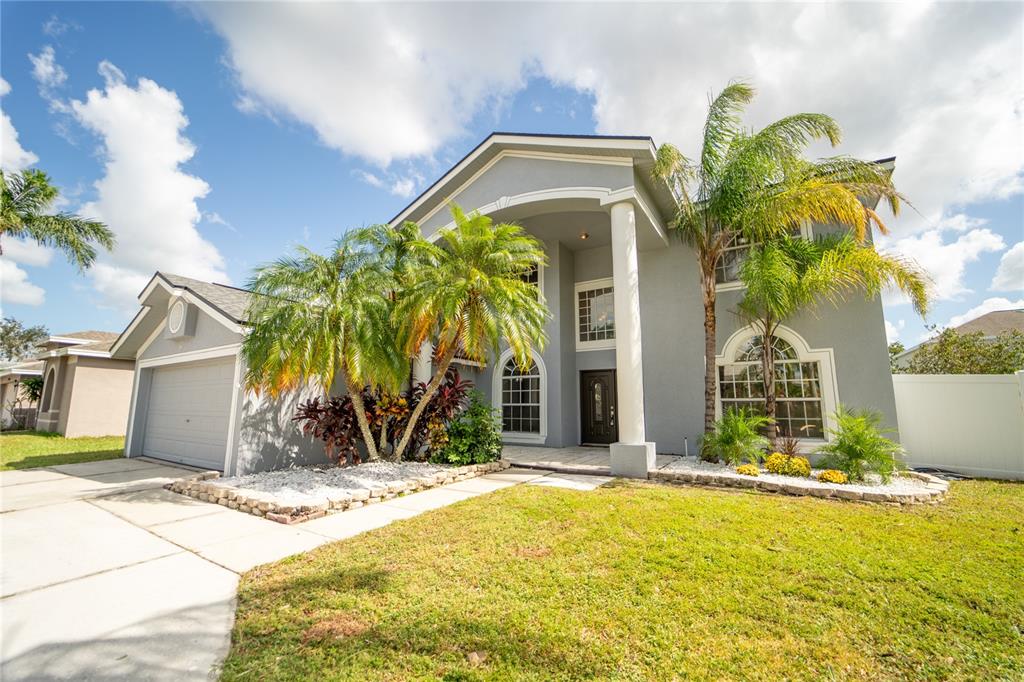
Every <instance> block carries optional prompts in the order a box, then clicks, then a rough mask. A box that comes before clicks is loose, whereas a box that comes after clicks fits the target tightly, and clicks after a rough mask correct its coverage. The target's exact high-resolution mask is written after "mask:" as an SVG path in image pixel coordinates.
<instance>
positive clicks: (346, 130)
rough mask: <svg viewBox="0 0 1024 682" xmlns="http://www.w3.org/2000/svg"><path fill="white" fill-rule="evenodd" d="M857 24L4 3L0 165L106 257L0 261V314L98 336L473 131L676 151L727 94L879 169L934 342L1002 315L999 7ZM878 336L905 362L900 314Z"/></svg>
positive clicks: (548, 8) (420, 9)
mask: <svg viewBox="0 0 1024 682" xmlns="http://www.w3.org/2000/svg"><path fill="white" fill-rule="evenodd" d="M859 7H860V9H858V8H850V7H847V6H839V5H835V6H828V7H823V6H810V5H808V6H799V5H792V6H774V9H773V10H771V8H765V7H762V6H753V5H749V6H748V5H733V6H729V7H725V8H715V7H709V6H704V5H700V6H696V5H662V6H644V7H643V8H629V7H624V6H618V5H602V6H600V7H597V8H593V9H592V10H590V11H585V10H586V9H587V8H586V7H585V6H562V5H559V6H554V5H531V6H530V11H529V12H522V11H517V10H516V9H515V8H513V7H508V6H504V5H443V6H430V5H417V6H415V7H405V6H397V5H385V6H368V5H332V6H326V5H316V6H313V5H307V6H295V5H277V4H270V3H261V4H259V5H256V4H246V3H219V4H215V5H198V4H193V5H175V4H161V3H88V2H83V3H56V4H51V3H24V2H5V3H3V4H2V5H0V13H2V16H0V19H2V48H0V49H2V52H0V74H2V77H3V80H4V81H5V83H6V85H7V87H5V88H4V90H5V91H6V94H4V95H3V99H2V109H3V114H4V121H3V123H4V130H3V139H2V143H3V148H2V151H3V163H4V167H5V169H11V168H17V167H19V166H24V165H28V164H29V163H31V164H32V165H36V166H38V167H40V168H43V169H45V170H46V171H47V172H49V173H50V174H51V175H52V176H53V178H54V180H55V182H56V183H57V184H58V185H59V186H60V187H61V188H62V189H63V190H64V196H65V205H64V208H65V210H72V211H81V212H83V213H91V214H96V215H99V216H100V217H102V218H103V219H104V220H105V221H106V222H108V224H110V225H111V227H112V228H113V229H114V230H115V232H116V233H117V235H118V239H119V248H118V250H117V251H115V253H114V254H112V255H104V256H103V257H101V259H100V264H99V265H98V266H97V268H95V269H94V270H93V271H90V272H89V273H84V274H83V273H79V272H77V271H76V270H75V269H74V268H73V267H71V266H70V265H68V264H67V263H66V262H65V261H64V259H63V258H62V257H61V256H60V255H59V254H57V255H54V254H51V253H47V252H45V251H44V250H40V249H34V248H31V247H29V246H20V245H16V244H15V245H13V246H12V245H9V244H8V242H9V241H10V240H7V241H5V244H4V247H5V256H4V257H3V260H4V261H5V262H0V268H2V273H0V274H2V275H3V287H4V289H3V292H2V296H3V314H4V315H5V316H6V315H13V316H15V317H17V318H19V319H22V320H24V321H26V322H30V323H39V324H45V325H46V326H47V327H49V328H50V329H51V330H52V331H54V332H60V331H70V330H74V329H84V328H94V329H108V330H119V329H120V328H122V327H123V325H124V324H125V323H126V322H127V320H128V319H130V316H131V315H132V314H133V312H134V302H133V301H134V299H133V295H134V293H136V292H137V290H138V289H139V288H141V287H140V285H139V283H140V282H142V283H144V282H145V280H146V279H147V278H148V275H150V274H152V270H154V269H156V268H161V269H166V270H168V271H172V272H179V273H180V274H187V275H193V276H198V277H202V278H207V279H215V280H218V281H230V282H232V283H235V284H241V283H244V281H245V279H246V278H247V276H248V274H249V272H250V269H251V268H252V267H253V266H254V265H256V264H258V263H260V262H263V261H266V260H268V259H270V258H274V257H276V256H278V255H280V254H281V253H282V252H283V251H285V250H286V249H287V248H289V246H290V245H293V244H296V243H303V244H306V245H309V246H311V247H315V248H320V247H323V246H325V245H326V244H328V243H329V242H330V240H331V239H333V238H334V237H335V236H337V235H338V234H339V233H341V232H342V231H344V230H346V229H348V228H350V227H353V226H360V225H364V224H369V223H373V222H381V221H385V220H387V219H388V218H390V217H391V216H392V215H393V214H394V213H396V212H397V210H398V209H400V208H401V207H402V206H404V205H405V204H406V203H407V202H408V201H409V200H410V198H411V197H412V196H414V195H415V194H416V193H418V192H419V191H421V190H422V189H424V188H425V187H426V186H427V185H429V184H430V183H431V182H432V181H433V180H434V179H435V178H436V177H437V176H438V175H439V174H441V173H443V172H444V171H445V170H446V169H447V168H448V167H449V166H450V165H451V164H452V163H453V162H454V161H456V160H458V158H460V157H461V156H462V155H463V154H464V153H465V152H467V151H468V150H469V149H471V148H472V147H473V146H475V145H476V144H477V143H478V142H479V141H480V140H481V139H482V138H483V137H485V136H486V135H487V134H488V133H489V132H491V131H492V130H514V131H527V132H564V133H595V132H597V133H615V134H650V135H653V136H654V137H655V140H656V141H657V142H661V141H673V142H675V143H677V144H678V145H680V146H682V147H683V148H684V150H686V151H691V152H692V151H693V150H694V149H695V146H696V142H697V137H698V134H699V126H700V122H701V118H702V115H703V110H704V107H705V106H706V99H707V94H708V93H709V92H710V91H712V90H714V89H716V88H720V87H722V86H723V85H724V84H725V83H726V82H728V80H729V79H731V78H747V79H750V80H751V81H752V82H753V83H754V84H755V85H756V86H758V88H759V92H760V95H759V98H758V100H757V102H755V104H754V105H753V106H752V107H751V109H750V111H749V116H748V119H747V120H748V122H749V123H750V124H751V125H754V126H757V125H763V124H764V123H766V122H768V121H770V120H772V119H774V118H777V117H779V116H781V115H784V114H787V113H792V112H794V111H798V110H817V111H825V112H827V113H830V114H832V115H833V116H835V117H836V118H837V119H838V120H839V122H840V123H841V124H842V125H843V126H844V129H845V130H846V141H845V143H844V145H843V146H842V147H841V148H840V149H839V151H840V152H842V153H850V154H856V155H860V156H864V157H867V158H878V157H881V156H889V155H896V156H897V170H896V173H897V174H896V179H897V181H898V183H899V185H900V187H901V188H902V189H903V190H904V191H905V192H906V193H907V194H908V195H909V196H910V198H911V200H912V201H913V202H914V204H915V207H916V209H917V210H916V211H909V212H907V213H906V214H905V215H904V216H902V217H901V218H899V219H896V220H894V221H892V223H891V226H892V227H893V234H892V235H891V237H889V238H888V239H886V240H883V241H882V244H883V245H884V247H885V248H889V249H894V250H897V251H899V252H901V253H903V254H904V255H907V256H911V257H915V258H917V259H919V260H920V261H921V262H922V264H923V265H925V266H926V267H928V268H929V269H930V270H931V271H932V273H933V276H934V278H935V280H936V289H937V293H938V297H937V298H938V300H937V302H936V305H935V310H934V313H933V315H932V316H931V318H930V320H929V321H931V322H934V323H937V324H947V323H950V322H951V321H952V322H956V321H958V320H960V319H963V317H964V316H965V315H971V314H977V312H978V311H981V310H985V309H990V308H993V307H1006V306H1008V305H1018V306H1021V305H1024V302H1022V299H1024V292H1022V291H1021V289H1022V288H1024V284H1022V281H1024V244H1022V240H1024V201H1022V193H1021V192H1022V190H1024V176H1022V170H1024V158H1022V155H1024V151H1022V150H1024V140H1022V139H1021V129H1022V122H1021V105H1020V102H1021V101H1022V99H1021V97H1022V92H1021V83H1022V81H1024V66H1022V57H1021V55H1022V54H1024V51H1022V42H1021V41H1022V39H1021V28H1020V27H1021V21H1020V19H1021V8H1020V7H1018V6H1014V5H1007V6H998V5H988V6H967V5H957V4H952V3H949V4H941V5H922V6H917V7H916V8H911V9H906V8H899V7H896V6H891V5H886V6H866V5H861V6H859ZM769 10H771V11H769ZM736 22H740V23H739V24H737V23H736ZM730 23H732V24H733V25H742V28H740V29H736V30H734V31H732V32H729V33H722V31H723V29H722V26H723V25H728V24H730ZM569 24H571V25H574V26H575V27H576V30H575V31H574V33H573V40H572V41H567V40H565V35H564V32H563V30H562V27H564V26H565V25H569ZM964 27H968V28H969V29H970V30H969V31H964V30H963V29H964ZM842 44H847V45H848V46H849V47H848V48H846V49H842V50H836V49H835V45H842ZM951 45H952V47H951ZM724 47H728V48H729V49H728V50H725V49H724ZM882 47H884V48H886V51H885V56H884V58H882V57H880V56H878V54H877V53H879V52H881V50H880V49H878V48H882ZM711 54H716V57H715V58H714V59H711V58H710V57H709V55H711ZM883 59H884V60H883ZM871 60H883V61H878V63H872V62H871ZM186 119H187V120H186ZM15 135H16V140H15V137H14V136H15ZM816 151H824V150H816ZM1015 247H1016V248H1015ZM886 317H887V320H888V322H889V324H890V325H891V330H890V331H891V332H892V333H893V334H894V335H898V336H899V338H900V339H901V340H903V341H904V342H905V343H907V344H908V345H911V344H913V343H915V342H916V341H918V340H919V339H920V337H921V335H922V333H923V331H924V328H923V323H922V321H921V320H919V319H917V318H916V316H915V315H914V314H913V312H912V311H911V309H910V307H909V306H908V305H906V304H905V303H901V302H899V301H898V300H897V299H894V298H891V297H889V298H887V306H886Z"/></svg>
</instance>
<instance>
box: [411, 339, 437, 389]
mask: <svg viewBox="0 0 1024 682" xmlns="http://www.w3.org/2000/svg"><path fill="white" fill-rule="evenodd" d="M433 356H434V346H433V344H431V343H430V342H429V341H427V342H425V343H424V344H423V345H422V346H420V352H419V355H417V356H416V359H415V360H413V361H412V380H413V381H414V382H420V381H422V382H423V383H427V382H428V381H430V379H431V377H433V376H434V364H433Z"/></svg>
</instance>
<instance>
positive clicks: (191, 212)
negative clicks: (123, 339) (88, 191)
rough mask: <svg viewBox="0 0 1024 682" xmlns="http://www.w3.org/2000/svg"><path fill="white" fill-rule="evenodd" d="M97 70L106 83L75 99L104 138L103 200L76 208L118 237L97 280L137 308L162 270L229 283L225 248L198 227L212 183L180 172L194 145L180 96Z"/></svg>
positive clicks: (107, 292) (99, 187)
mask: <svg viewBox="0 0 1024 682" xmlns="http://www.w3.org/2000/svg"><path fill="white" fill-rule="evenodd" d="M99 72H100V74H101V75H102V76H103V78H104V80H105V85H104V88H103V89H102V90H90V91H89V92H88V94H87V95H86V98H85V101H78V100H75V101H73V102H72V103H71V108H72V110H73V111H74V115H75V117H76V118H77V119H78V121H80V122H81V123H82V125H84V126H85V127H86V128H87V129H89V130H90V131H92V132H94V133H95V134H96V135H98V136H99V137H100V138H101V140H102V144H103V155H104V175H103V177H102V178H101V179H100V180H99V181H97V182H96V185H95V186H96V191H97V194H98V196H97V199H96V200H95V201H93V202H90V203H87V204H85V205H84V206H82V207H81V209H79V211H78V212H79V213H80V214H82V215H86V216H93V217H96V218H98V219H100V220H102V221H103V222H105V223H106V224H107V225H108V226H109V227H110V228H111V229H112V230H113V231H114V233H115V235H116V237H117V247H116V248H115V249H114V251H113V252H112V253H109V254H106V253H104V254H102V255H101V256H100V258H99V260H98V262H97V264H96V265H95V266H93V268H91V269H90V270H89V276H90V277H91V278H92V281H93V285H94V286H95V287H96V289H97V290H98V291H99V292H100V293H101V294H102V295H103V296H104V297H105V299H106V301H107V303H108V304H110V305H113V306H115V307H118V308H120V309H125V310H131V309H133V308H134V307H135V305H136V303H135V297H136V295H137V294H138V292H139V291H140V290H141V289H142V287H143V286H144V285H145V284H146V282H147V281H148V280H149V278H150V277H151V276H152V274H153V272H154V271H156V270H165V271H167V272H173V273H177V274H181V275H186V276H190V277H196V278H198V279H206V280H215V281H219V282H225V281H228V277H227V275H226V273H225V271H224V259H223V257H222V256H221V254H220V252H219V251H218V250H217V248H216V247H215V246H214V245H213V244H211V243H210V242H208V241H206V240H205V239H203V237H202V235H201V234H200V233H199V231H198V230H197V229H196V225H197V224H198V222H199V220H200V218H201V216H202V214H201V213H200V210H199V207H198V206H197V204H196V202H197V201H198V200H199V199H201V198H202V197H204V196H206V194H207V193H208V192H209V190H210V187H209V185H207V184H206V183H205V182H204V181H203V180H202V179H201V178H198V177H195V176H193V175H189V174H188V173H186V172H184V171H183V170H182V164H184V163H186V162H187V161H188V160H189V159H191V158H192V156H193V155H194V154H195V147H194V146H193V145H192V143H191V142H190V141H189V140H188V138H186V137H185V136H184V135H183V131H184V129H185V127H186V126H187V125H188V119H187V118H186V117H185V114H184V111H183V108H182V104H181V100H179V99H178V96H177V95H176V94H175V93H174V92H173V91H171V90H167V89H164V88H162V87H160V85H158V84H157V83H155V82H153V81H152V80H149V79H148V78H140V79H139V80H138V84H137V85H136V86H134V87H133V86H131V85H129V84H127V83H126V82H125V78H124V74H123V73H122V72H121V71H120V69H118V68H117V67H115V66H114V65H113V64H110V63H109V62H103V63H102V64H100V68H99Z"/></svg>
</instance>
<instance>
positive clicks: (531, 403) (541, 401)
mask: <svg viewBox="0 0 1024 682" xmlns="http://www.w3.org/2000/svg"><path fill="white" fill-rule="evenodd" d="M495 374H496V376H495V382H494V383H495V385H494V399H493V404H494V406H495V407H497V408H499V409H500V410H501V431H502V435H503V437H504V438H505V440H508V441H511V442H515V441H521V442H529V443H538V442H543V441H544V438H545V437H546V435H547V414H546V409H547V396H546V395H545V391H546V390H547V386H546V384H547V381H546V376H545V372H544V364H543V361H542V360H541V359H540V358H539V357H538V356H537V355H533V354H531V358H530V363H529V365H528V366H526V367H520V366H519V365H517V364H516V361H515V358H513V357H512V353H511V351H505V353H503V354H502V356H501V359H500V362H499V364H498V371H497V372H496V373H495Z"/></svg>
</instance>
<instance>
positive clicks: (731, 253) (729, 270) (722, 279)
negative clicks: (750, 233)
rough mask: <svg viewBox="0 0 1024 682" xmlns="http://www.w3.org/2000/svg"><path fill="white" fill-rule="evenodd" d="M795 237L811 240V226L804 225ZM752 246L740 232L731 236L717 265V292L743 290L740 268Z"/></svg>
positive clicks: (795, 233)
mask: <svg viewBox="0 0 1024 682" xmlns="http://www.w3.org/2000/svg"><path fill="white" fill-rule="evenodd" d="M793 236H795V237H796V236H799V237H803V238H804V239H810V238H811V228H810V225H802V226H800V227H799V228H795V229H794V230H793ZM751 246H753V242H751V241H750V240H748V239H746V238H745V237H743V235H741V234H740V233H739V232H733V233H732V234H731V235H730V236H729V240H728V241H727V242H726V245H725V249H723V250H722V256H721V258H719V259H718V263H717V264H716V265H715V289H716V290H717V291H731V290H733V289H742V288H743V283H742V282H741V281H740V268H741V267H743V261H744V260H746V258H747V254H748V253H750V247H751Z"/></svg>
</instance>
